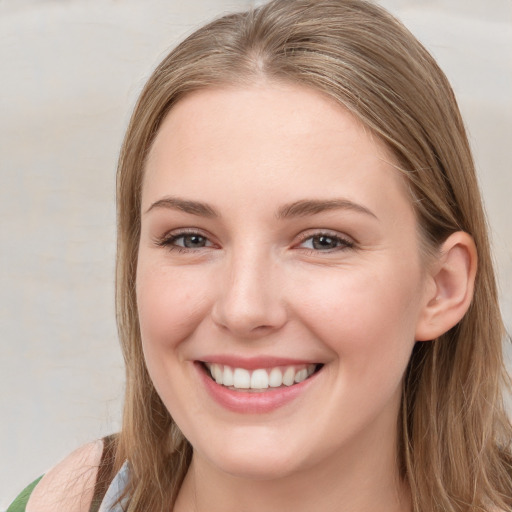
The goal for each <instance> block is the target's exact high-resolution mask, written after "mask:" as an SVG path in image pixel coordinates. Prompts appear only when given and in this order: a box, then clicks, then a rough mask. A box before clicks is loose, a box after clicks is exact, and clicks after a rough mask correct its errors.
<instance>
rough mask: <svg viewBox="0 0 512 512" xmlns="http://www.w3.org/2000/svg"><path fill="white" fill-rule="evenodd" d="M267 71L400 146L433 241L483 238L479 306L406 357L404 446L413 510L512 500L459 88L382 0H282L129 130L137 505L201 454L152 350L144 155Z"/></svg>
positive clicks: (123, 257) (205, 35) (121, 307)
mask: <svg viewBox="0 0 512 512" xmlns="http://www.w3.org/2000/svg"><path fill="white" fill-rule="evenodd" d="M262 77H264V78H265V79H267V80H270V81H272V80H274V81H287V82H292V83H296V84H302V85H304V87H309V88H312V89H315V90H317V91H321V92H323V93H324V94H326V95H328V96H330V97H332V98H334V99H336V100H337V101H338V102H339V103H340V104H341V105H343V106H344V107H345V108H346V109H348V110H349V111H350V112H352V114H353V115H354V116H356V117H357V118H358V119H359V120H361V121H362V122H363V123H364V125H365V126H366V127H368V129H369V130H371V131H372V132H373V133H374V134H376V135H377V136H378V137H380V138H381V140H383V141H384V142H385V143H386V144H387V146H388V147H389V148H390V150H391V151H392V152H393V154H394V155H395V157H396V160H397V162H398V163H399V168H400V170H401V171H402V172H403V174H404V176H405V179H406V182H407V183H408V186H409V189H410V194H411V201H412V204H413V206H414V209H415V211H416V215H417V219H418V225H419V227H420V230H421V234H422V242H423V246H424V250H425V251H426V252H429V251H435V249H436V248H438V247H439V245H440V244H441V243H442V242H443V241H444V240H445V239H446V237H447V236H448V235H449V234H450V233H453V232H455V231H459V230H463V231H466V232H467V233H469V234H470V235H471V236H472V237H473V238H474V240H475V243H476V246H477V250H478V259H479V268H478V273H477V277H476V284H475V292H474V298H473V301H472V304H471V306H470V309H469V311H468V312H467V314H466V315H465V317H464V318H463V320H462V321H461V322H460V323H459V324H458V325H457V326H455V327H454V328H453V329H451V330H450V331H449V332H447V333H446V334H444V335H443V336H441V337H440V338H438V339H436V340H432V341H430V342H422V343H417V345H416V347H415V349H414V351H413V354H412V357H411V360H410V363H409V366H408V368H407V370H406V374H405V376H404V381H403V395H402V408H401V414H400V418H398V422H399V423H398V425H399V428H398V430H399V436H400V438H399V442H398V445H399V453H398V455H397V456H398V460H399V464H400V470H401V474H402V476H403V478H404V480H406V481H407V482H408V484H409V486H410V488H411V492H412V499H413V510H414V512H420V511H422V512H427V511H428V512H434V511H439V512H441V511H443V512H455V511H468V512H469V511H477V510H478V511H482V510H490V509H492V508H493V507H498V508H501V509H509V508H510V507H511V506H512V477H511V471H512V456H511V452H510V442H511V439H512V428H511V425H510V422H509V420H508V418H507V415H506V412H505V409H504V406H503V398H502V391H503V389H505V385H508V377H507V374H506V371H505V368H504V364H503V360H502V341H503V338H504V328H503V323H502V320H501V317H500V311H499V305H498V299H497V291H496V283H495V278H494V273H493V267H492V261H491V255H490V251H489V242H488V237H487V227H486V220H485V216H484V213H483V208H482V203H481V198H480V194H479V190H478V185H477V181H476V177H475V172H474V164H473V160H472V156H471V152H470V149H469V144H468V140H467V137H466V133H465V129H464V125H463V122H462V119H461V116H460V113H459V110H458V107H457V103H456V100H455V97H454V95H453V92H452V90H451V87H450V85H449V83H448V81H447V79H446V77H445V75H444V74H443V72H442V71H441V70H440V69H439V67H438V66H437V64H436V63H435V61H434V60H433V58H432V57H431V55H430V54H429V53H428V52H427V51H426V50H425V48H424V47H423V46H422V45H421V44H420V43H419V42H418V41H417V40H416V39H415V37H414V36H413V35H412V34H411V33H410V32H409V31H408V30H407V29H406V28H405V27H404V26H403V25H402V24H401V23H400V22H398V21H397V20H396V19H394V18H393V17H392V16H391V15H390V14H388V13H387V12H386V11H384V10H383V9H382V8H379V7H377V6H375V5H373V4H372V3H369V2H366V1H364V0H275V1H273V2H270V3H269V4H266V5H264V6H262V7H260V8H258V9H255V10H250V11H248V12H244V13H237V14H231V15H228V16H225V17H223V18H220V19H218V20H216V21H214V22H212V23H211V24H209V25H207V26H205V27H203V28H201V29H199V30H198V31H196V32H195V33H194V34H192V35H191V36H190V37H188V38H187V39H186V40H185V41H184V42H183V43H181V44H180V45H179V46H178V47H177V48H176V49H175V50H173V51H172V52H171V53H170V54H169V55H168V56H167V57H166V58H165V59H164V61H163V62H162V63H161V64H160V65H159V66H158V68H157V69H156V70H155V72H154V73H153V75H152V76H151V77H150V79H149V81H148V83H147V84H146V86H145V88H144V90H143V92H142V94H141V96H140V98H139V101H138V104H137V106H136V108H135V111H134V113H133V116H132V119H131V122H130V125H129V127H128V131H127V134H126V138H125V141H124V144H123V148H122V152H121V156H120V159H119V168H118V182H117V183H118V185H117V186H118V197H117V201H118V259H117V308H118V326H119V333H120V338H121V344H122V347H123V353H124V358H125V362H126V398H125V410H124V419H123V428H122V432H121V434H120V438H119V445H118V451H117V465H118V466H119V465H120V464H122V463H123V461H125V460H128V461H129V464H130V469H131V483H130V488H129V489H128V492H129V495H130V505H129V510H130V511H135V510H137V511H146V510H151V511H155V512H158V511H164V510H169V507H170V506H171V507H172V506H173V505H174V502H175V499H176V496H177V494H178V492H179V488H180V485H181V483H182V481H183V478H184V475H185V473H186V471H187V469H188V466H189V463H190V460H191V455H192V448H191V446H190V445H189V443H188V441H187V440H186V439H185V438H184V437H183V435H182V434H181V433H180V431H179V429H178V428H177V426H176V425H175V423H174V422H173V419H172V417H171V416H170V414H169V411H167V409H166V408H165V406H164V405H163V403H162V401H161V400H160V398H159V396H158V395H157V393H156V391H155V389H154V387H153V384H152V382H151V379H150V377H149V375H148V372H147V370H146V366H145V363H144V357H143V354H142V349H141V340H140V333H139V325H138V316H137V306H136V296H135V280H136V266H137V252H138V242H139V232H140V196H141V187H142V179H143V174H144V164H145V159H146V156H147V154H148V151H149V150H150V148H151V144H152V142H153V140H154V138H155V135H156V133H157V131H158V129H159V126H160V124H161V122H162V120H163V119H164V117H165V116H166V114H167V113H168V112H169V110H170V109H171V108H172V107H173V105H174V104H175V103H176V102H177V101H179V100H180V98H182V97H183V96H184V95H186V94H187V93H189V92H191V91H194V90H198V89H202V88H205V87H210V86H215V85H222V84H239V85H243V84H248V83H251V82H254V81H255V80H258V79H260V78H262Z"/></svg>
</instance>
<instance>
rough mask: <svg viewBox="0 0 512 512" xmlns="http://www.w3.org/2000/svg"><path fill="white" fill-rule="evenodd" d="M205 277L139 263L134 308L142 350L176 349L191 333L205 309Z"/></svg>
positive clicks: (206, 299)
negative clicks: (136, 314)
mask: <svg viewBox="0 0 512 512" xmlns="http://www.w3.org/2000/svg"><path fill="white" fill-rule="evenodd" d="M205 282H208V281H205V278H204V275H199V274H197V275H196V274H194V273H193V272H190V271H187V272H184V271H181V270H180V269H179V268H176V267H173V268H162V266H161V265H157V264H154V265H151V264H145V262H144V261H142V262H141V263H139V267H138V269H137V285H136V287H137V290H136V292H137V309H138V314H139V322H140V330H141V337H142V343H143V345H144V350H145V351H147V349H148V348H151V349H152V350H165V349H168V348H173V347H176V346H178V345H179V344H180V343H181V342H182V341H183V340H185V339H186V338H187V336H188V335H189V334H190V333H191V332H193V330H194V329H195V328H196V327H197V325H198V324H199V323H200V322H201V320H202V319H203V318H204V316H205V310H206V309H207V308H208V304H209V300H208V288H207V287H205Z"/></svg>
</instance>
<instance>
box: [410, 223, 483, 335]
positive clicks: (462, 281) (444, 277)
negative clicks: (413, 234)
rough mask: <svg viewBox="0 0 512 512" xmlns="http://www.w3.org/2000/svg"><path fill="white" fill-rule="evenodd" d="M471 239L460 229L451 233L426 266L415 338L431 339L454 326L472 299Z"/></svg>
mask: <svg viewBox="0 0 512 512" xmlns="http://www.w3.org/2000/svg"><path fill="white" fill-rule="evenodd" d="M477 259H478V258H477V252H476V246H475V242H474V241H473V238H472V237H471V236H470V235H468V234H467V233H465V232H463V231H457V232H455V233H453V234H451V235H450V236H449V237H448V238H447V239H446V241H445V242H444V243H443V245H442V246H441V249H440V251H439V255H438V256H437V257H436V260H435V261H434V262H433V264H432V265H431V266H430V271H429V276H428V277H427V279H428V280H429V281H430V286H428V287H426V288H427V291H426V297H425V304H424V306H423V309H422V311H421V314H420V317H419V319H418V323H417V326H416V340H417V341H428V340H433V339H435V338H437V337H439V336H441V335H442V334H444V333H445V332H447V331H449V330H450V329H451V328H452V327H453V326H455V325H456V324H457V323H458V322H459V321H460V320H461V319H462V317H463V316H464V314H465V313H466V311H467V310H468V308H469V305H470V304H471V299H472V298H473V288H474V284H475V275H476V269H477Z"/></svg>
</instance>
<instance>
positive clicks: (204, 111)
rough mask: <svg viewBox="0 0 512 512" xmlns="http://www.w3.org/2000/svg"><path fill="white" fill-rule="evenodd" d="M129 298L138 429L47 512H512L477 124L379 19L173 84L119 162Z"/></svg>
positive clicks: (333, 23) (256, 38)
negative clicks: (474, 148) (471, 137)
mask: <svg viewBox="0 0 512 512" xmlns="http://www.w3.org/2000/svg"><path fill="white" fill-rule="evenodd" d="M117 293H118V295H117V299H118V322H119V330H120V335H121V342H122V346H123V351H124V356H125V360H126V366H127V389H126V402H125V413H124V421H123V428H122V430H121V432H120V434H119V435H118V436H117V437H116V438H114V439H107V440H104V441H103V442H98V443H94V444H92V445H89V446H86V447H83V448H82V449H80V450H78V451H77V452H75V453H74V454H72V455H71V456H69V457H68V458H67V459H66V460H65V461H64V462H62V463H61V464H60V465H59V466H57V467H56V468H55V469H54V470H52V471H51V472H49V473H48V474H47V475H45V476H44V477H43V479H42V480H41V481H40V482H39V483H38V484H37V485H36V486H35V490H33V492H32V495H31V497H30V499H29V501H28V505H27V511H29V512H30V511H39V512H44V511H45V510H56V509H58V508H60V509H62V510H64V509H65V510H71V511H73V510H76V511H78V510H80V511H81V510H84V511H85V510H97V509H98V507H99V506H100V503H101V507H100V510H102V511H115V510H121V509H126V510H129V511H135V510H137V511H145V510H148V511H149V510H151V511H160V510H161V511H164V510H166V511H168V510H173V511H175V512H183V511H188V510H195V511H203V510H209V511H216V510H223V511H231V510H247V511H252V510H280V509H285V510H287V509H290V510H292V509H293V510H296V511H297V510H298V511H301V510H317V509H318V510H325V511H335V510H336V511H337V510H347V511H363V510H376V509H378V510H380V511H414V512H419V511H429V512H430V511H477V510H479V511H482V510H485V511H495V510H508V509H510V507H511V506H512V476H511V473H512V457H511V452H510V441H511V439H512V436H511V425H510V423H509V421H508V419H507V416H506V413H505V411H504V408H503V403H502V394H501V393H502V389H503V387H504V385H505V382H506V381H507V377H506V373H505V370H504V367H503V361H502V352H501V342H502V339H503V336H504V330H503V324H502V321H501V318H500V314H499V307H498V303H497V296H496V285H495V281H494V275H493V269H492V264H491V257H490V254H489V244H488V240H487V233H486V225H485V218H484V214H483V211H482V207H481V200H480V197H479V191H478V186H477V183H476V178H475V175H474V166H473V162H472V158H471V154H470V151H469V146H468V142H467V138H466V135H465V131H464V127H463V123H462V120H461V118H460V114H459V111H458V108H457V105H456V102H455V99H454V96H453V93H452V91H451V88H450V86H449V84H448V82H447V80H446V78H445V76H444V75H443V73H442V72H441V71H440V70H439V68H438V67H437V65H436V63H435V62H434V61H433V59H432V57H431V56H430V55H429V54H428V53H427V52H426V50H425V49H424V48H423V47H422V46H421V45H420V44H419V43H418V41H416V40H415V38H414V37H413V36H412V35H411V34H410V33H409V32H408V31H407V30H406V29H405V28H404V27H403V26H402V25H401V24H400V23H399V22H397V21H396V20H395V19H393V18H392V17H391V16H390V15H388V14H387V13H386V12H385V11H383V10H382V9H380V8H378V7H376V6H374V5H373V4H370V3H366V2H364V1H360V0H317V1H315V0H309V1H306V0H297V1H295V0H294V1H290V0H277V1H274V2H271V3H269V4H267V5H265V6H263V7H261V8H259V9H257V10H255V11H249V12H247V13H242V14H234V15H230V16H226V17H224V18H221V19H220V20H217V21H215V22H213V23H211V24H210V25H208V26H206V27H203V28H202V29H200V30H198V31H197V32H196V33H194V34H192V35H191V36H190V37H189V38H188V39H187V40H186V41H184V42H183V43H182V44H181V45H179V46H178V48H177V49H176V50H174V51H173V52H172V53H171V54H170V55H169V56H168V57H167V58H166V59H165V60H164V61H163V62H162V63H161V64H160V66H159V67H158V68H157V70H156V71H155V73H154V74H153V76H152V77H151V78H150V80H149V82H148V84H147V85H146V87H145V89H144V91H143V92H142V95H141V97H140V99H139V102H138V105H137V107H136V109H135V112H134V114H133V117H132V120H131V123H130V126H129V128H128V132H127V135H126V139H125V143H124V146H123V150H122V153H121V158H120V162H119V170H118V290H117ZM98 468H99V469H98ZM107 488H108V490H107ZM13 510H14V509H13Z"/></svg>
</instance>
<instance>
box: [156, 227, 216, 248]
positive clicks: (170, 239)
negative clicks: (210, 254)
mask: <svg viewBox="0 0 512 512" xmlns="http://www.w3.org/2000/svg"><path fill="white" fill-rule="evenodd" d="M191 236H197V237H201V238H204V239H205V240H206V241H207V242H210V240H209V238H208V237H207V236H206V235H204V234H203V233H201V232H200V231H194V230H186V231H185V230H184V231H181V232H178V233H170V234H166V235H164V236H163V237H162V238H161V239H157V240H156V241H155V244H156V245H157V246H158V247H165V248H166V249H168V250H169V251H176V252H180V253H181V252H190V251H197V250H198V249H204V248H205V247H198V248H191V247H182V246H180V245H176V241H177V240H179V239H180V238H186V237H191ZM210 244H211V242H210ZM212 245H213V244H211V245H209V246H206V247H211V246H212Z"/></svg>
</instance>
